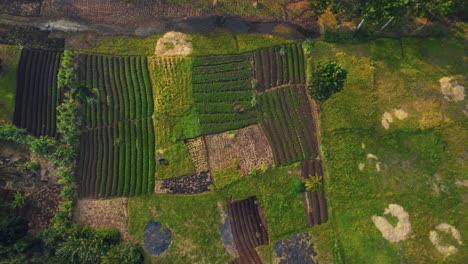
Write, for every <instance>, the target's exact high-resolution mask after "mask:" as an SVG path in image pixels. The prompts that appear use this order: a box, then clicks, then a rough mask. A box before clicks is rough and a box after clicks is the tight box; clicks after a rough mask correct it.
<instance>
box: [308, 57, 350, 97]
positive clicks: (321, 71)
mask: <svg viewBox="0 0 468 264" xmlns="http://www.w3.org/2000/svg"><path fill="white" fill-rule="evenodd" d="M347 74H348V73H347V71H346V70H344V69H343V68H341V66H339V65H338V64H337V63H336V61H330V62H328V63H325V64H321V65H318V67H317V70H315V71H314V72H313V74H312V80H311V82H310V86H309V93H310V96H311V97H312V98H314V99H316V100H318V101H321V102H323V101H325V100H327V99H328V98H330V96H332V95H333V94H335V93H337V92H339V91H341V90H342V89H343V86H344V81H345V79H346V76H347Z"/></svg>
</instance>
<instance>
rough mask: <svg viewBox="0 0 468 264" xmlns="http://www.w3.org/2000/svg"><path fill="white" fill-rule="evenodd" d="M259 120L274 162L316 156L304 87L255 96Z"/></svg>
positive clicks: (313, 123)
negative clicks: (269, 145) (256, 97)
mask: <svg viewBox="0 0 468 264" xmlns="http://www.w3.org/2000/svg"><path fill="white" fill-rule="evenodd" d="M259 108H260V109H261V110H262V112H260V114H259V121H260V123H261V125H262V127H263V129H264V131H265V133H266V136H267V138H268V141H269V142H270V144H271V147H272V149H273V156H274V158H275V163H276V164H277V165H288V164H292V163H294V162H296V161H301V160H306V159H310V158H316V157H317V156H318V146H317V136H316V127H315V120H314V117H313V116H312V109H311V107H310V104H309V101H308V98H307V94H306V90H305V87H304V86H302V85H298V86H290V87H285V88H280V89H275V90H272V91H269V92H266V93H263V94H262V95H261V96H260V97H259Z"/></svg>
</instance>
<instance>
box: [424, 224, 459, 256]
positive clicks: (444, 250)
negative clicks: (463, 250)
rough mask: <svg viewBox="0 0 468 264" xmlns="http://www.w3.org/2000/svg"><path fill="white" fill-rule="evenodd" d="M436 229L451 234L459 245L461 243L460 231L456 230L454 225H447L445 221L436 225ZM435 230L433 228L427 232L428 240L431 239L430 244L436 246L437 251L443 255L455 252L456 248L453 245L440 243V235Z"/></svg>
mask: <svg viewBox="0 0 468 264" xmlns="http://www.w3.org/2000/svg"><path fill="white" fill-rule="evenodd" d="M436 230H437V231H440V232H444V233H447V234H450V235H452V237H453V238H454V239H455V240H456V241H457V242H458V244H459V245H463V242H462V240H461V235H460V231H458V229H456V228H455V227H454V226H452V225H449V224H447V223H442V224H439V225H438V226H436ZM437 231H435V230H434V231H431V232H429V240H431V242H432V244H433V245H434V246H435V247H436V249H437V251H439V252H440V253H441V254H442V255H445V256H450V255H453V254H455V253H457V252H458V249H457V248H456V247H455V246H453V245H449V246H443V245H440V237H439V233H438V232H437Z"/></svg>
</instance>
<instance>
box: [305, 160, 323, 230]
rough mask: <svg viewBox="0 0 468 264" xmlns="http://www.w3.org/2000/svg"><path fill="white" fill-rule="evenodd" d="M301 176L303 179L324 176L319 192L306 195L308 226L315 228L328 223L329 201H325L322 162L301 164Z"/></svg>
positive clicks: (314, 161)
mask: <svg viewBox="0 0 468 264" xmlns="http://www.w3.org/2000/svg"><path fill="white" fill-rule="evenodd" d="M301 176H302V178H303V179H307V178H309V177H317V176H322V187H321V188H320V189H319V190H315V191H312V192H310V191H307V192H305V193H304V207H305V210H306V217H307V224H308V225H309V226H314V225H319V224H322V223H325V222H327V220H328V210H327V200H326V199H325V190H324V182H323V170H322V162H321V161H320V160H309V161H303V162H302V163H301Z"/></svg>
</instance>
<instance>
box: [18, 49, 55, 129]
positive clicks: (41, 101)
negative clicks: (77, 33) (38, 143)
mask: <svg viewBox="0 0 468 264" xmlns="http://www.w3.org/2000/svg"><path fill="white" fill-rule="evenodd" d="M60 58H61V53H60V52H52V51H42V50H33V49H23V50H22V52H21V58H20V63H19V68H18V75H17V88H16V98H15V114H14V119H13V123H14V124H15V125H16V126H17V127H21V128H24V129H26V130H27V131H28V132H29V133H31V134H32V135H34V136H50V137H56V136H57V130H56V107H57V105H58V103H59V101H60V94H59V91H58V90H57V73H58V69H59V65H60Z"/></svg>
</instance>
